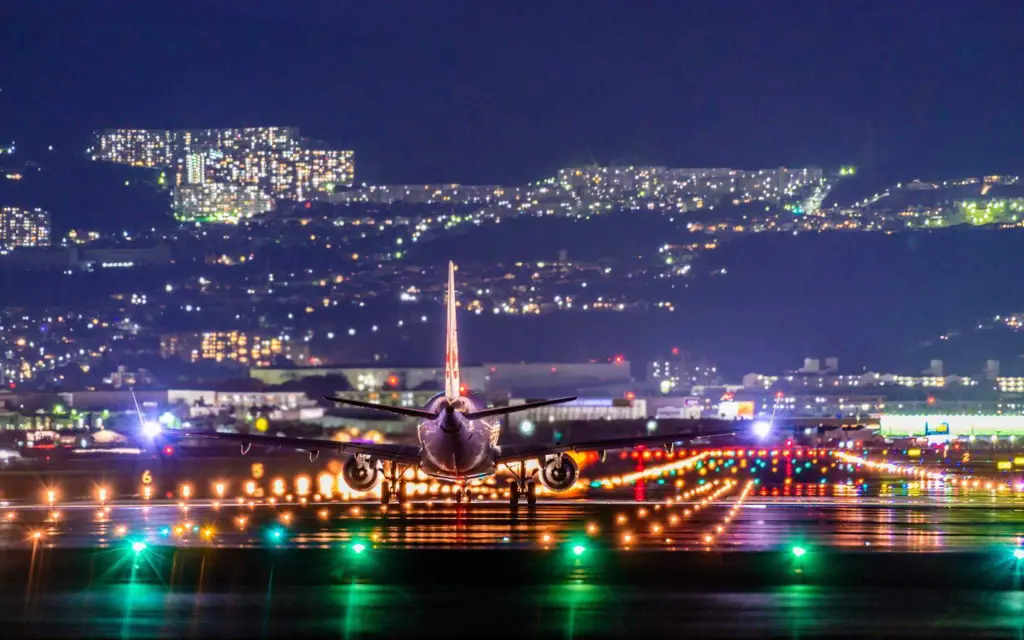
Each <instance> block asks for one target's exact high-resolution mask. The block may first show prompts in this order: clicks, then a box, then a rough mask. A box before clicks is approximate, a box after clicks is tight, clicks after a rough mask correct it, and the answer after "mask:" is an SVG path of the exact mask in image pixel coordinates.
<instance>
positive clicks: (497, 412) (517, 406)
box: [466, 396, 576, 420]
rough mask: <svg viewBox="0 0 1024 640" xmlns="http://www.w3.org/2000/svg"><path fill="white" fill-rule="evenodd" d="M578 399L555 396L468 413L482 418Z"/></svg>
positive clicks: (467, 416)
mask: <svg viewBox="0 0 1024 640" xmlns="http://www.w3.org/2000/svg"><path fill="white" fill-rule="evenodd" d="M575 399H576V396H572V397H570V398H555V399H553V400H538V401H537V402H526V403H524V404H513V405H509V406H507V407H494V408H492V409H481V410H480V411H474V412H473V413H467V414H466V419H467V420H480V419H482V418H490V417H492V416H502V415H505V414H507V413H516V412H517V411H526V410H527V409H536V408H537V407H546V406H547V405H549V404H561V403H563V402H572V401H573V400H575Z"/></svg>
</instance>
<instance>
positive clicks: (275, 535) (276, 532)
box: [268, 527, 284, 542]
mask: <svg viewBox="0 0 1024 640" xmlns="http://www.w3.org/2000/svg"><path fill="white" fill-rule="evenodd" d="M268 535H269V536H270V539H271V540H272V541H273V542H280V541H281V539H282V538H284V531H282V530H281V528H280V527H274V528H273V529H271V530H270V533H269V534H268Z"/></svg>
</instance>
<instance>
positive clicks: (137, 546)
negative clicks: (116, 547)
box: [132, 540, 146, 554]
mask: <svg viewBox="0 0 1024 640" xmlns="http://www.w3.org/2000/svg"><path fill="white" fill-rule="evenodd" d="M145 550H146V543H145V542H143V541H141V540H136V541H135V542H133V543H132V551H134V552H135V553H136V554H139V553H142V552H143V551H145Z"/></svg>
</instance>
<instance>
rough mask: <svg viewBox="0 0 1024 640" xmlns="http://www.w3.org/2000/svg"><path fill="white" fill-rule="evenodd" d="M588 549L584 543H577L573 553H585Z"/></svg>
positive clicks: (579, 554)
mask: <svg viewBox="0 0 1024 640" xmlns="http://www.w3.org/2000/svg"><path fill="white" fill-rule="evenodd" d="M586 550H587V548H586V547H584V546H583V545H582V544H578V545H576V546H574V547H573V548H572V552H573V554H575V555H577V556H581V555H583V552H585V551H586Z"/></svg>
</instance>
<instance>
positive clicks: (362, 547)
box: [352, 542, 366, 553]
mask: <svg viewBox="0 0 1024 640" xmlns="http://www.w3.org/2000/svg"><path fill="white" fill-rule="evenodd" d="M352 551H354V552H356V553H362V552H363V551H366V545H365V544H362V543H360V542H357V543H355V544H354V545H352Z"/></svg>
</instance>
